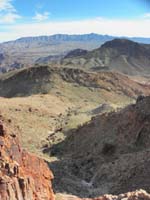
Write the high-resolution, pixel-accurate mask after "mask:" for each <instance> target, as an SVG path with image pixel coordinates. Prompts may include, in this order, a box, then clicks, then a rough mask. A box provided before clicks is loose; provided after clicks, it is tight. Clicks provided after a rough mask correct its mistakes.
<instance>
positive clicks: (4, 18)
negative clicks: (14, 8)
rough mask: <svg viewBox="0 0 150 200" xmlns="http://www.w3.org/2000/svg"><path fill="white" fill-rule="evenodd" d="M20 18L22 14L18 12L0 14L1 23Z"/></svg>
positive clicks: (8, 22)
mask: <svg viewBox="0 0 150 200" xmlns="http://www.w3.org/2000/svg"><path fill="white" fill-rule="evenodd" d="M20 18H21V16H20V15H18V14H16V13H8V14H5V15H2V16H1V15H0V24H11V23H14V22H15V21H16V20H17V19H20Z"/></svg>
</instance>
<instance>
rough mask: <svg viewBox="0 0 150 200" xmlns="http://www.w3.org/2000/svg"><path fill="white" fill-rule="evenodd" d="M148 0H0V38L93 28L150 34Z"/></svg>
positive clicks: (115, 32) (142, 34) (138, 34)
mask: <svg viewBox="0 0 150 200" xmlns="http://www.w3.org/2000/svg"><path fill="white" fill-rule="evenodd" d="M149 25H150V0H0V41H6V40H11V39H16V38H18V37H25V36H31V35H33V36H34V35H51V34H55V33H68V34H73V33H75V34H77V33H79V34H82V33H90V32H96V33H100V34H109V35H126V36H145V37H150V28H149V27H150V26H149Z"/></svg>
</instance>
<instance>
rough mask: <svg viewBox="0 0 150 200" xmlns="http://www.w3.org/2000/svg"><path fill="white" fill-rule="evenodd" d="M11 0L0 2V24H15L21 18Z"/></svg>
mask: <svg viewBox="0 0 150 200" xmlns="http://www.w3.org/2000/svg"><path fill="white" fill-rule="evenodd" d="M12 1H13V0H0V24H9V23H14V22H16V20H17V19H20V18H21V16H20V15H19V14H18V13H17V11H16V9H15V7H14V6H13V4H12Z"/></svg>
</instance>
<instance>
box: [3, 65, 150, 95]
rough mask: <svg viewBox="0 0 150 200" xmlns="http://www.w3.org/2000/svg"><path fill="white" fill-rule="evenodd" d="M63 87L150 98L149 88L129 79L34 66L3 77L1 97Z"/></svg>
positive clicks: (111, 74) (120, 75) (42, 91)
mask: <svg viewBox="0 0 150 200" xmlns="http://www.w3.org/2000/svg"><path fill="white" fill-rule="evenodd" d="M60 83H61V85H60ZM63 83H65V84H69V85H70V86H72V87H73V86H74V85H75V87H77V88H78V87H80V86H82V87H84V88H89V89H91V90H93V94H94V90H98V91H101V92H102V91H105V92H106V93H109V94H110V95H113V93H115V94H116V95H124V96H127V97H129V98H136V97H137V95H141V94H144V95H148V94H149V86H148V85H144V84H140V83H137V82H135V81H132V80H131V79H130V78H129V77H127V76H124V75H122V74H119V73H113V72H99V73H98V72H97V73H96V72H95V73H94V72H86V71H84V70H80V69H73V68H59V67H49V66H35V67H32V68H29V69H27V68H25V69H22V70H18V71H17V70H16V71H14V72H10V73H6V74H4V75H1V76H0V96H3V97H15V96H28V95H33V94H39V93H43V94H48V93H50V92H51V91H52V89H53V88H55V87H57V88H59V87H62V85H63ZM60 90H62V88H60ZM59 92H61V91H59ZM62 92H64V91H62ZM96 93H97V91H96Z"/></svg>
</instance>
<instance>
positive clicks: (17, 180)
mask: <svg viewBox="0 0 150 200" xmlns="http://www.w3.org/2000/svg"><path fill="white" fill-rule="evenodd" d="M52 179H53V175H52V173H51V171H50V170H49V169H48V167H47V165H46V163H45V162H44V161H43V160H42V159H40V158H37V157H36V156H34V155H32V154H29V153H27V152H26V151H24V150H22V148H21V147H20V144H19V142H18V137H17V135H15V133H14V131H13V130H8V128H6V127H5V125H4V124H3V122H2V121H0V199H1V200H10V199H11V200H29V199H30V200H44V199H45V200H54V194H53V190H52V186H51V180H52Z"/></svg>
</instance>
